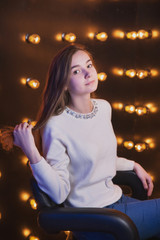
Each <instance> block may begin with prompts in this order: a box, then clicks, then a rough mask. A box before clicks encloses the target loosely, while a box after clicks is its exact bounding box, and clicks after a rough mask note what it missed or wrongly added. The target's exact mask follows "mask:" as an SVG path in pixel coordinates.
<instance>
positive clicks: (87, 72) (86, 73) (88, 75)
mask: <svg viewBox="0 0 160 240" xmlns="http://www.w3.org/2000/svg"><path fill="white" fill-rule="evenodd" d="M90 77H91V74H90V71H89V70H86V71H85V78H86V79H87V78H90Z"/></svg>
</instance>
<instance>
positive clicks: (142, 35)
mask: <svg viewBox="0 0 160 240" xmlns="http://www.w3.org/2000/svg"><path fill="white" fill-rule="evenodd" d="M137 37H138V38H139V39H145V38H149V32H147V31H145V30H143V29H142V30H139V31H138V32H137Z"/></svg>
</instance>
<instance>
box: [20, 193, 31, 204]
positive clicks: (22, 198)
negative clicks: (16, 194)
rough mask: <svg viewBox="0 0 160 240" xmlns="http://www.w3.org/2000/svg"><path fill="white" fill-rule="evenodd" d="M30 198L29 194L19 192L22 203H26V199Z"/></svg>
mask: <svg viewBox="0 0 160 240" xmlns="http://www.w3.org/2000/svg"><path fill="white" fill-rule="evenodd" d="M29 198H30V194H29V193H27V192H21V193H20V199H21V200H22V201H24V202H26V201H28V199H29Z"/></svg>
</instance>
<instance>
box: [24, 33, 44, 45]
mask: <svg viewBox="0 0 160 240" xmlns="http://www.w3.org/2000/svg"><path fill="white" fill-rule="evenodd" d="M25 39H26V42H28V43H32V44H39V43H40V40H41V38H40V36H39V35H38V34H26V38H25Z"/></svg>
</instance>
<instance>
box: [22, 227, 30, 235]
mask: <svg viewBox="0 0 160 240" xmlns="http://www.w3.org/2000/svg"><path fill="white" fill-rule="evenodd" d="M22 234H23V236H24V237H28V236H29V235H30V234H31V230H30V229H29V228H24V229H22Z"/></svg>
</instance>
